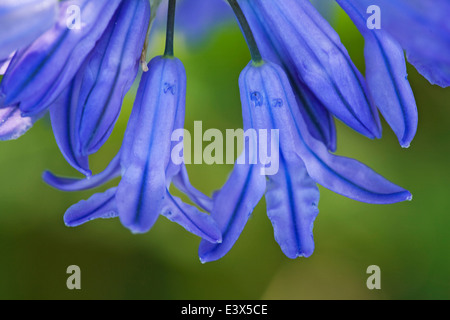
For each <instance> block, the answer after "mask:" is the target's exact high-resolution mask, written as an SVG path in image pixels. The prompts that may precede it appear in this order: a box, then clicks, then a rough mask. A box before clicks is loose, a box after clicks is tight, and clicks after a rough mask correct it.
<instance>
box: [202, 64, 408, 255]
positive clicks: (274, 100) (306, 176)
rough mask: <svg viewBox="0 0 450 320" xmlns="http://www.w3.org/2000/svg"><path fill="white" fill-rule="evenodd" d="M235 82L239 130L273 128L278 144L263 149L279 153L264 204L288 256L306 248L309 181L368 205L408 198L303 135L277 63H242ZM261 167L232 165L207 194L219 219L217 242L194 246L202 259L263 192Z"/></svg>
mask: <svg viewBox="0 0 450 320" xmlns="http://www.w3.org/2000/svg"><path fill="white" fill-rule="evenodd" d="M239 87H240V90H241V101H242V116H243V120H244V128H246V129H249V128H254V129H257V130H260V129H271V130H272V129H278V130H279V136H280V148H279V150H274V149H272V150H271V152H279V159H280V168H279V171H278V172H277V173H276V174H275V175H268V176H267V191H266V203H267V215H268V216H269V218H270V220H271V222H272V225H273V227H274V231H275V239H276V240H277V242H278V243H279V245H280V247H281V249H282V250H283V252H284V253H285V254H286V256H288V257H289V258H296V257H300V256H304V257H308V256H310V255H311V254H312V252H313V250H314V242H313V240H312V228H313V221H314V219H315V217H316V215H317V213H318V209H317V206H318V202H319V191H318V189H317V187H316V183H319V184H321V185H322V186H324V187H326V188H328V189H330V190H332V191H334V192H336V193H339V194H341V195H344V196H346V197H349V198H351V199H354V200H358V201H363V202H368V203H378V204H387V203H395V202H399V201H405V200H411V194H410V193H409V192H408V191H406V190H404V189H402V188H400V187H398V186H396V185H395V184H393V183H391V182H389V181H387V180H386V179H384V178H383V177H382V176H380V175H379V174H377V173H375V172H374V171H372V170H371V169H370V168H368V167H367V166H365V165H363V164H361V163H359V162H358V161H356V160H353V159H349V158H345V157H340V156H336V155H333V154H332V153H330V152H329V151H328V150H327V148H326V146H325V145H324V144H323V143H322V142H321V141H319V140H317V139H315V138H313V137H312V136H311V134H310V133H309V130H308V127H307V125H306V123H305V121H304V119H303V117H302V115H301V113H300V111H299V106H298V104H297V100H296V98H295V95H294V92H293V91H292V89H291V86H290V83H289V79H288V77H287V76H286V74H285V72H284V71H283V70H282V69H281V68H280V67H279V66H278V65H275V64H273V63H260V64H257V65H256V64H254V63H250V64H249V65H248V66H247V67H246V68H245V69H244V71H243V72H242V74H241V77H240V80H239ZM255 97H257V98H256V99H255ZM250 146H251V144H248V145H247V148H251V147H250ZM259 148H261V145H259ZM246 152H249V150H246ZM254 153H255V151H254ZM263 166H264V165H263V164H262V163H261V162H258V163H257V164H253V165H251V164H247V165H244V166H243V165H240V164H238V163H237V164H235V169H234V171H233V173H232V174H231V176H230V178H229V180H228V181H227V183H226V184H225V186H224V188H223V189H222V190H220V191H219V192H218V193H217V194H216V195H215V197H214V205H213V210H212V217H213V218H214V219H215V220H216V221H217V222H218V223H219V227H220V229H221V231H222V237H223V241H222V243H220V244H210V243H206V242H202V243H201V245H200V249H199V255H200V259H201V260H202V261H203V262H208V261H213V260H217V259H219V258H221V257H222V256H224V255H225V254H226V253H227V252H228V251H229V250H230V249H231V247H232V246H233V244H234V243H235V241H236V240H237V238H238V237H239V234H240V233H241V232H242V230H243V228H244V225H245V223H246V222H247V220H248V218H249V215H250V213H251V212H252V210H253V207H254V206H256V204H257V203H258V202H259V200H260V199H261V197H262V196H263V194H264V191H265V189H266V188H265V184H266V177H265V176H264V175H262V174H261V170H260V169H261V168H262V167H263Z"/></svg>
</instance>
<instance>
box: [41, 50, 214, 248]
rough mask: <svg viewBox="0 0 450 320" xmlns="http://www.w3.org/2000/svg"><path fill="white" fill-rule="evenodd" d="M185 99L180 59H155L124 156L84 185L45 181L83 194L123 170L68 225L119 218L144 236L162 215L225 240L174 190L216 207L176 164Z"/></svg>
mask: <svg viewBox="0 0 450 320" xmlns="http://www.w3.org/2000/svg"><path fill="white" fill-rule="evenodd" d="M185 95H186V74H185V70H184V67H183V65H182V63H181V61H180V60H178V59H177V58H174V57H156V58H154V59H153V60H152V61H151V62H150V64H149V71H148V72H147V73H145V74H144V75H143V77H142V80H141V83H140V86H139V90H138V93H137V96H136V101H135V104H134V107H133V111H132V114H131V116H130V120H129V124H128V127H127V130H126V132H125V137H124V143H123V146H122V148H121V151H120V154H119V155H118V156H117V157H116V158H115V159H113V161H112V162H111V164H110V165H109V166H108V168H107V169H106V170H105V172H103V173H100V174H99V175H97V176H93V177H90V178H89V179H86V180H81V181H80V180H76V179H67V178H58V177H55V176H54V175H52V174H50V173H46V174H45V175H44V180H46V181H47V182H48V183H49V184H51V185H53V186H55V187H57V188H60V189H65V190H82V189H88V188H93V187H96V186H98V185H100V184H102V183H104V182H106V181H108V180H110V179H112V178H114V177H116V176H117V175H118V174H119V172H122V174H121V175H122V178H121V181H120V183H119V185H118V186H117V187H114V188H112V189H110V190H108V191H106V192H104V193H101V194H95V195H93V196H92V197H91V198H90V199H89V200H87V201H81V202H79V203H78V204H75V205H74V206H72V207H71V208H69V209H68V210H67V212H66V215H65V222H66V224H67V225H68V226H78V225H80V224H82V223H85V222H87V221H90V220H93V219H96V218H111V217H117V216H118V217H119V218H120V220H121V222H122V224H123V225H124V226H125V227H127V228H129V229H130V230H131V231H132V232H134V233H143V232H147V231H148V230H150V229H151V227H152V226H153V224H154V223H155V222H156V220H157V218H158V217H159V215H160V214H162V215H164V216H165V217H167V218H168V219H169V220H171V221H174V222H176V223H178V224H180V225H181V226H183V227H184V228H185V229H186V230H188V231H190V232H192V233H194V234H196V235H198V236H200V237H202V238H204V239H206V241H211V242H220V241H221V233H220V232H219V230H218V228H217V226H216V223H215V222H214V220H213V219H211V217H210V216H209V215H208V214H206V213H203V212H201V211H199V210H198V209H197V208H196V207H194V206H191V205H188V204H186V203H184V202H182V201H181V200H180V199H179V198H177V197H175V196H173V195H172V194H171V193H170V192H169V187H170V184H171V182H172V181H173V182H174V184H175V185H176V186H177V187H179V189H181V190H182V191H184V192H185V193H186V194H187V195H189V196H191V200H193V201H194V202H195V203H197V204H198V205H199V206H201V207H203V208H204V209H205V210H210V209H211V208H210V206H211V204H210V201H209V199H208V198H207V197H206V196H204V195H203V194H201V193H200V192H198V191H197V190H195V189H194V188H193V187H192V186H191V185H190V183H189V179H188V177H187V172H186V169H185V167H184V165H183V164H174V163H173V162H172V161H171V158H170V156H171V151H172V147H173V146H172V144H174V143H173V142H172V141H171V135H172V132H173V131H174V130H177V129H181V128H183V125H184V115H185V112H184V108H185Z"/></svg>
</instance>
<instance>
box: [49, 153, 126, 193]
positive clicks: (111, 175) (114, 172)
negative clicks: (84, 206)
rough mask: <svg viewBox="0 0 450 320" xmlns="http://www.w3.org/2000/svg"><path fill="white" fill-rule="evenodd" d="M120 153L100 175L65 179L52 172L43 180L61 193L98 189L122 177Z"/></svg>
mask: <svg viewBox="0 0 450 320" xmlns="http://www.w3.org/2000/svg"><path fill="white" fill-rule="evenodd" d="M120 173H121V167H120V152H119V153H118V154H117V155H116V156H115V157H114V158H113V159H112V160H111V162H110V163H109V164H108V166H107V167H106V168H105V170H103V171H102V172H101V173H99V174H95V175H93V176H90V177H87V178H84V179H77V178H65V177H59V176H56V175H54V174H53V173H51V172H50V171H45V172H44V173H43V174H42V179H43V180H44V182H45V183H47V184H48V185H50V186H52V187H54V188H56V189H59V190H61V191H81V190H88V189H93V188H97V187H99V186H101V185H103V184H105V183H107V182H109V181H111V180H112V179H115V178H117V177H119V176H120Z"/></svg>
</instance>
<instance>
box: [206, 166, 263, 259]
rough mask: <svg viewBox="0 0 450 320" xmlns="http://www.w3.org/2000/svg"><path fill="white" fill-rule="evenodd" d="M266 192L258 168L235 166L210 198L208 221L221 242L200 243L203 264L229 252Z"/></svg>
mask: <svg viewBox="0 0 450 320" xmlns="http://www.w3.org/2000/svg"><path fill="white" fill-rule="evenodd" d="M265 190H266V178H265V176H264V175H261V172H260V166H258V165H249V164H235V166H234V168H233V171H232V173H231V175H230V177H229V178H228V180H227V182H226V183H225V185H224V186H223V187H222V188H221V189H220V190H219V191H218V192H217V193H216V194H214V197H213V201H214V207H213V210H212V212H211V217H212V218H213V219H214V220H215V221H216V223H217V225H218V226H219V229H220V231H221V233H222V242H221V243H219V244H213V243H210V242H208V241H202V242H201V243H200V247H199V250H198V252H199V256H200V261H201V262H202V263H206V262H211V261H215V260H219V259H220V258H222V257H223V256H225V255H226V254H227V253H228V251H230V250H231V248H232V247H233V245H234V244H235V242H236V241H237V239H238V238H239V236H240V235H241V233H242V231H243V230H244V227H245V224H246V223H247V220H248V219H249V217H250V215H251V214H252V212H253V209H254V207H255V206H256V205H257V204H258V202H259V200H261V198H262V196H263V195H264V192H265Z"/></svg>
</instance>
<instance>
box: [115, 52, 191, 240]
mask: <svg viewBox="0 0 450 320" xmlns="http://www.w3.org/2000/svg"><path fill="white" fill-rule="evenodd" d="M185 95H186V74H185V70H184V67H183V65H182V63H181V62H180V61H179V60H178V59H176V58H164V57H156V58H154V59H153V60H152V61H151V62H150V63H149V71H148V72H146V73H145V74H144V75H143V77H142V80H141V84H140V88H139V90H138V94H137V97H136V101H135V104H134V107H133V109H135V110H133V113H134V114H133V115H132V116H131V117H130V121H129V123H128V127H127V132H126V134H125V140H124V145H123V148H122V159H123V161H122V167H123V169H124V175H123V177H122V180H121V182H120V184H119V187H118V189H117V196H116V198H117V206H118V209H119V212H120V219H121V221H122V223H123V225H124V226H126V227H128V228H129V229H131V230H132V231H133V232H146V231H148V230H149V229H150V228H151V227H152V226H153V224H154V223H155V221H156V219H157V218H158V216H159V214H160V213H161V210H162V208H163V204H164V199H165V197H166V187H167V179H166V176H165V170H166V168H167V167H168V164H169V161H171V160H170V155H171V144H172V141H171V135H172V132H173V130H174V129H175V128H178V125H179V123H180V119H181V120H182V121H184V108H185Z"/></svg>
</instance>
